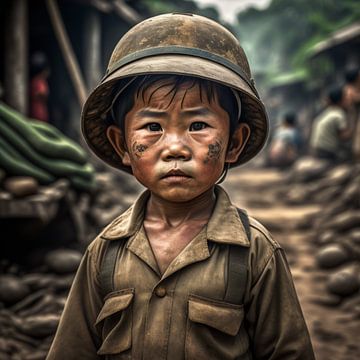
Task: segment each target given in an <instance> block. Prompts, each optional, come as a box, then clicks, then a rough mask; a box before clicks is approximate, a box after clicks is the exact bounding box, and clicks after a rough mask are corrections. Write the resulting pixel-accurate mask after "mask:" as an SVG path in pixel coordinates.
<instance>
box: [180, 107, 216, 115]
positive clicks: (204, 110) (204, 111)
mask: <svg viewBox="0 0 360 360" xmlns="http://www.w3.org/2000/svg"><path fill="white" fill-rule="evenodd" d="M212 113H213V112H212V111H211V110H209V109H208V108H206V107H201V108H196V109H189V110H183V111H182V112H181V114H182V115H187V116H199V115H200V116H206V115H210V114H212Z"/></svg>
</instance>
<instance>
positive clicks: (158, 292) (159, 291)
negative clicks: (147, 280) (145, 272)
mask: <svg viewBox="0 0 360 360" xmlns="http://www.w3.org/2000/svg"><path fill="white" fill-rule="evenodd" d="M155 294H156V296H158V297H164V296H165V295H166V289H165V288H164V287H162V286H159V287H158V288H156V289H155Z"/></svg>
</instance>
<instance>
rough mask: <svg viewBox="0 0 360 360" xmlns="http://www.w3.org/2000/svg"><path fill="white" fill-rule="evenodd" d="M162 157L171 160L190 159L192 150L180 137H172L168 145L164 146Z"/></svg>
mask: <svg viewBox="0 0 360 360" xmlns="http://www.w3.org/2000/svg"><path fill="white" fill-rule="evenodd" d="M162 159H163V160H164V161H171V160H175V159H176V160H183V161H186V160H190V159H191V150H190V148H189V147H188V146H187V145H186V144H184V143H183V142H182V141H179V139H174V138H173V139H171V140H170V141H169V143H168V145H167V146H166V147H165V148H164V150H163V152H162Z"/></svg>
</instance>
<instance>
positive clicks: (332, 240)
mask: <svg viewBox="0 0 360 360" xmlns="http://www.w3.org/2000/svg"><path fill="white" fill-rule="evenodd" d="M281 191H282V193H281V197H282V198H283V199H284V201H285V202H286V203H289V204H296V205H298V204H305V203H310V202H311V203H318V204H321V205H322V206H323V210H322V211H320V212H319V213H318V214H317V215H315V216H313V217H312V218H308V219H305V220H304V224H307V226H308V227H309V228H310V227H311V228H313V229H315V237H314V243H315V245H316V246H317V247H318V250H317V253H316V262H317V265H318V266H319V268H320V269H323V270H325V271H326V272H327V274H328V275H327V277H326V280H325V281H326V291H327V292H328V296H327V297H326V298H324V299H326V300H324V303H326V305H339V304H340V303H342V301H343V300H344V299H345V298H348V297H349V296H352V297H353V298H354V299H355V300H354V301H355V304H356V305H355V306H354V307H353V309H352V310H353V311H355V313H356V314H355V315H356V316H357V317H359V318H360V294H359V290H360V164H354V163H346V164H341V165H337V166H331V165H330V164H329V163H328V162H326V161H324V160H317V159H313V158H310V157H307V158H303V159H301V160H300V161H298V162H297V163H296V164H295V165H294V167H293V168H292V170H291V172H290V174H289V176H288V184H287V186H286V187H285V189H282V190H281ZM354 301H353V302H354Z"/></svg>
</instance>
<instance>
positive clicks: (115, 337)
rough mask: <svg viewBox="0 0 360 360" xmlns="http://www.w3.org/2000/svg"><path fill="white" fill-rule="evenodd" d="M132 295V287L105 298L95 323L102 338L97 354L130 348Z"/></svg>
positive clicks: (111, 353)
mask: <svg viewBox="0 0 360 360" xmlns="http://www.w3.org/2000/svg"><path fill="white" fill-rule="evenodd" d="M133 297H134V289H124V290H120V291H114V292H112V293H110V294H109V295H108V296H107V297H106V298H105V302H104V305H103V307H102V309H101V311H100V313H99V315H98V317H97V319H96V323H95V326H96V327H97V329H98V330H99V331H100V332H101V334H102V339H103V342H102V345H101V347H100V349H99V350H98V352H97V353H98V355H114V354H120V353H123V352H125V351H126V350H128V349H130V348H131V331H132V306H131V303H132V301H133ZM117 358H118V357H117Z"/></svg>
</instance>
